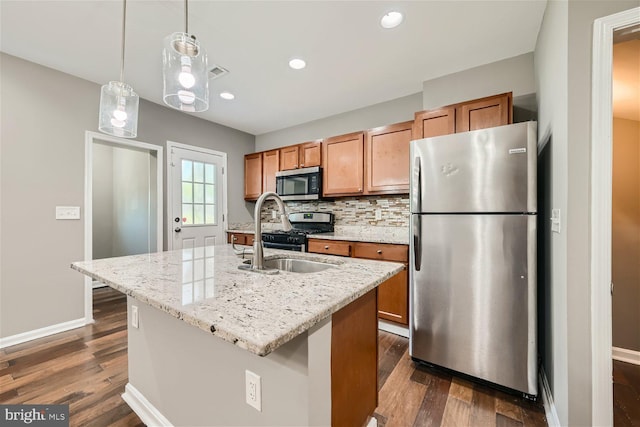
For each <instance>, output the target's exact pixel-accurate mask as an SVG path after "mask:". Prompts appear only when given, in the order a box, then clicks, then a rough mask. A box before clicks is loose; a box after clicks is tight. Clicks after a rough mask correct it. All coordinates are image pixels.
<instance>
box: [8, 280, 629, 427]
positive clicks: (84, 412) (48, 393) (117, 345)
mask: <svg viewBox="0 0 640 427" xmlns="http://www.w3.org/2000/svg"><path fill="white" fill-rule="evenodd" d="M94 318H95V320H96V322H95V323H94V324H93V325H89V326H85V327H84V328H79V329H74V330H72V331H68V332H64V333H61V334H56V335H53V336H50V337H46V338H42V339H39V340H34V341H31V342H28V343H24V344H20V345H16V346H13V347H8V348H5V349H3V350H0V403H5V404H8V403H33V404H56V403H58V404H69V412H70V424H71V425H72V426H97V427H101V426H107V425H115V426H142V425H143V424H142V422H141V421H140V419H139V418H138V417H137V416H136V414H135V413H133V412H132V411H131V409H129V407H128V406H127V404H126V403H125V402H124V401H123V400H122V398H121V397H120V395H121V394H122V393H123V392H124V386H125V385H126V383H127V329H126V322H127V315H126V299H125V296H124V295H123V294H121V293H119V292H117V291H114V290H112V289H110V288H102V289H98V290H96V291H94ZM407 350H408V340H407V339H406V338H402V337H398V336H396V335H393V334H389V333H386V332H382V331H381V332H380V342H379V373H378V376H379V385H378V386H379V405H378V408H377V409H376V414H375V416H376V418H377V419H378V423H379V424H378V425H380V426H381V427H382V426H384V427H394V426H398V427H410V426H415V427H428V426H496V427H502V426H505V427H507V426H509V427H511V426H514V427H515V426H545V425H546V422H545V417H544V411H543V409H542V406H541V404H536V403H531V402H529V401H526V400H524V399H521V398H518V397H514V396H510V395H507V394H504V393H502V392H499V391H496V390H493V389H490V388H487V387H484V386H481V385H477V384H472V383H470V382H468V381H465V380H463V379H459V378H456V377H452V376H451V375H448V374H443V373H440V372H438V371H435V370H431V369H428V368H425V367H423V366H416V365H414V364H413V362H411V360H410V358H409V355H408V351H407ZM629 375H631V374H625V376H624V377H623V376H620V384H621V385H623V386H626V385H628V383H629V381H628V380H627V379H628V378H629ZM622 390H626V389H622ZM636 391H637V389H636ZM623 392H624V391H623ZM620 393H622V392H620ZM620 393H618V395H619V396H621V394H620ZM634 410H635V411H636V412H632V411H634ZM637 410H638V406H635V408H629V409H628V411H631V412H629V414H630V416H631V417H633V416H634V415H633V414H637ZM635 416H636V418H635V419H636V420H637V419H638V418H637V415H635ZM631 419H633V418H631ZM621 425H623V426H626V425H633V426H637V424H621Z"/></svg>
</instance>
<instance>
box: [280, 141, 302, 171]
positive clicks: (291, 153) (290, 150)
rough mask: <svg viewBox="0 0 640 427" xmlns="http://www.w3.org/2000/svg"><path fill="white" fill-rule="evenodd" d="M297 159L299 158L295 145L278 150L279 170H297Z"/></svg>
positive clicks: (297, 148)
mask: <svg viewBox="0 0 640 427" xmlns="http://www.w3.org/2000/svg"><path fill="white" fill-rule="evenodd" d="M299 157H300V154H299V147H298V146H297V145H292V146H290V147H284V148H281V149H280V170H281V171H288V170H291V169H298V161H299Z"/></svg>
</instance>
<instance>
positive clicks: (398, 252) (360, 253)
mask: <svg viewBox="0 0 640 427" xmlns="http://www.w3.org/2000/svg"><path fill="white" fill-rule="evenodd" d="M353 256H354V257H356V258H367V259H377V260H380V261H397V262H409V261H408V260H409V247H408V246H406V245H392V244H387V243H360V242H358V243H356V244H355V247H354V253H353Z"/></svg>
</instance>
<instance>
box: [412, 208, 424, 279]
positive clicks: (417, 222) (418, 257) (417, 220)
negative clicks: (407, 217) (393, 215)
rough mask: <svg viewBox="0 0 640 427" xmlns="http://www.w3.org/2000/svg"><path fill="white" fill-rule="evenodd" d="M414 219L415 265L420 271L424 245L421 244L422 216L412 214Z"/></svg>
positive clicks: (416, 269)
mask: <svg viewBox="0 0 640 427" xmlns="http://www.w3.org/2000/svg"><path fill="white" fill-rule="evenodd" d="M411 217H412V221H413V267H414V269H415V271H420V264H421V263H422V245H421V244H420V236H421V235H422V230H421V229H420V227H421V226H422V224H421V216H420V215H411Z"/></svg>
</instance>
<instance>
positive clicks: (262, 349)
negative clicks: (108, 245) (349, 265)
mask: <svg viewBox="0 0 640 427" xmlns="http://www.w3.org/2000/svg"><path fill="white" fill-rule="evenodd" d="M384 262H385V263H386V264H396V268H395V269H393V270H392V271H390V272H389V273H387V274H385V275H384V276H382V277H380V278H379V279H376V280H374V281H373V282H371V283H370V284H369V285H367V286H365V287H363V288H361V289H359V290H358V291H357V292H354V293H353V294H352V295H350V296H349V297H347V298H344V299H343V300H341V301H339V302H337V303H335V304H334V305H333V306H332V307H331V308H328V309H326V310H323V311H322V312H320V313H319V314H318V315H316V316H313V317H311V318H308V319H307V320H305V321H303V322H301V323H299V324H298V325H297V326H294V327H293V328H292V329H291V330H290V331H289V332H287V333H285V334H283V335H281V336H280V337H277V338H276V339H274V340H272V341H270V342H268V343H267V344H265V345H258V344H256V343H252V342H249V341H247V340H241V338H240V337H238V336H236V335H235V334H233V333H232V332H229V331H225V330H220V329H217V328H216V327H215V325H214V324H209V323H204V322H202V321H200V320H198V319H197V318H195V317H193V316H191V315H188V314H185V313H184V312H182V311H180V310H177V309H175V308H173V307H169V306H166V305H164V304H162V303H160V302H158V301H156V300H154V299H150V298H148V297H147V296H145V295H143V294H142V293H140V292H136V291H132V290H129V289H126V288H125V287H123V286H120V285H118V284H117V283H114V282H112V281H110V280H105V279H103V278H102V277H99V276H98V275H96V274H94V273H91V272H90V271H88V270H85V269H84V268H82V267H80V266H78V265H76V264H75V263H72V264H71V269H73V270H76V271H78V272H80V273H82V274H85V275H87V276H89V277H91V278H93V279H95V280H98V281H100V282H101V283H104V284H105V285H107V286H109V287H111V288H113V289H116V290H117V291H119V292H122V293H123V294H125V295H127V296H130V297H131V298H134V299H136V300H138V301H140V302H142V303H145V304H148V305H149V306H151V307H154V308H157V309H158V310H161V311H163V312H165V313H167V314H169V315H171V316H173V317H175V318H176V319H179V320H182V321H184V322H186V323H188V324H190V325H192V326H195V327H197V328H199V329H202V330H203V331H207V332H209V333H211V334H212V335H214V336H216V337H218V338H221V339H223V340H225V341H227V342H230V343H232V344H234V345H236V346H238V347H240V348H242V349H244V350H248V351H250V352H251V353H254V354H256V355H258V356H261V357H263V356H267V355H268V354H270V353H271V352H273V351H274V350H276V349H277V348H278V347H280V346H282V345H283V344H286V343H287V342H289V341H290V340H292V339H293V338H295V337H297V336H298V335H300V334H302V333H304V332H306V331H308V330H309V329H310V328H311V327H313V326H314V325H316V324H318V323H320V322H321V321H322V320H324V319H326V318H327V317H329V316H331V315H333V313H336V312H337V311H339V310H340V309H342V308H344V307H346V306H347V305H348V304H349V303H351V302H353V301H355V300H357V299H358V298H360V297H361V296H363V295H365V294H366V293H367V292H369V291H371V290H372V289H374V288H376V287H377V286H378V285H380V284H381V283H383V282H384V281H385V280H387V279H389V278H391V277H393V276H394V275H396V274H398V273H399V272H400V271H402V270H404V269H405V266H404V265H403V264H400V263H395V262H387V261H384Z"/></svg>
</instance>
